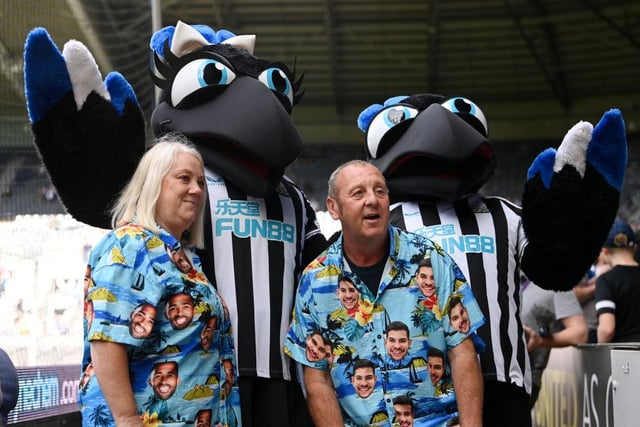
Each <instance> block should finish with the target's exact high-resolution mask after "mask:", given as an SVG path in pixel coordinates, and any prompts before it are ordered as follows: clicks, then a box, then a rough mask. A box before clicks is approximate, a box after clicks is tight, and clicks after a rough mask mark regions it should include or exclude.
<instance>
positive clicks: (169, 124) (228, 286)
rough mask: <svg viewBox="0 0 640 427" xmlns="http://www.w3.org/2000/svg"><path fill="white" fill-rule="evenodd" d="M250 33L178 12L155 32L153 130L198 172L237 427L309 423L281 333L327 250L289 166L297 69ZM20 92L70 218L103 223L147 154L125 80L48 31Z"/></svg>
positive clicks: (35, 33)
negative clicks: (230, 357) (191, 156)
mask: <svg viewBox="0 0 640 427" xmlns="http://www.w3.org/2000/svg"><path fill="white" fill-rule="evenodd" d="M254 43H255V36H253V35H251V36H242V35H240V36H236V35H235V34H233V33H231V32H229V31H226V30H219V31H215V30H213V29H212V28H210V27H208V26H204V25H194V26H190V25H187V24H185V23H182V22H178V24H177V25H176V26H175V27H174V26H170V27H165V28H163V29H161V30H159V31H158V32H156V33H155V34H153V36H152V38H151V41H150V47H151V51H152V55H153V62H154V64H155V67H154V68H155V70H151V78H152V79H153V81H154V83H155V84H156V85H157V86H158V87H159V88H160V89H162V95H161V98H160V101H159V103H158V105H157V106H156V107H155V109H154V111H153V112H152V116H151V127H152V129H153V133H154V136H156V137H157V136H160V135H163V134H165V133H168V132H180V133H182V134H184V135H186V136H187V137H188V138H189V139H190V140H191V141H192V142H194V143H195V145H196V146H197V148H198V150H199V151H200V152H201V154H202V156H203V158H204V161H205V169H206V175H207V177H206V178H207V188H208V193H209V197H208V200H209V203H208V209H207V215H206V217H207V220H208V221H207V222H208V224H207V227H206V228H207V232H208V234H207V236H206V249H205V251H204V252H203V253H201V254H200V255H201V259H202V264H203V269H204V271H205V273H206V274H207V276H208V277H209V278H210V279H211V281H212V282H213V283H215V284H216V286H217V288H218V291H219V292H220V294H221V295H222V297H223V298H224V299H225V301H226V302H227V304H228V306H229V309H230V311H231V318H232V322H233V329H234V335H235V343H236V349H237V356H238V367H237V368H238V373H239V378H240V384H239V385H240V391H241V400H242V402H243V403H242V418H243V421H244V424H245V425H261V426H288V425H292V426H293V425H296V426H297V425H306V424H308V423H309V418H308V414H307V413H306V403H305V402H304V397H303V395H302V392H301V389H300V386H299V383H298V381H297V380H296V378H295V369H294V366H292V365H291V361H290V360H289V359H288V358H287V357H286V356H285V355H284V354H283V353H282V351H281V342H282V338H283V337H284V335H285V333H286V328H287V326H288V323H289V316H290V314H291V308H292V303H293V299H294V293H295V286H296V283H297V279H298V275H299V273H300V271H301V270H302V269H303V268H304V267H305V266H306V265H307V264H308V263H309V262H310V261H311V260H312V259H313V258H314V257H315V256H316V255H317V254H318V253H320V252H321V250H322V249H324V247H325V246H326V241H325V238H324V237H323V235H322V234H321V232H320V228H319V226H318V223H317V220H316V216H315V212H314V211H313V209H312V207H311V205H310V204H309V202H308V200H307V198H306V196H305V195H304V193H303V192H302V191H301V189H300V188H299V187H298V186H297V185H296V184H295V183H294V182H292V181H291V180H290V179H288V178H287V177H286V176H285V175H284V172H285V168H286V167H287V166H288V165H289V164H290V163H291V162H293V161H294V160H295V159H296V158H297V156H298V155H299V154H300V151H301V148H302V140H301V137H300V134H299V132H298V130H297V129H296V127H295V125H294V123H293V120H292V119H291V116H290V114H291V111H292V109H293V107H294V105H295V104H296V103H297V102H298V101H299V99H300V96H301V95H300V94H299V90H300V84H301V80H302V79H301V78H300V79H297V80H296V78H295V74H294V73H293V72H292V71H290V69H289V68H288V67H287V66H286V65H285V64H282V63H278V62H272V61H269V60H265V59H261V58H258V57H256V56H254V55H253V49H254ZM24 58H25V66H24V76H25V92H26V99H27V109H28V113H29V119H30V122H31V127H32V132H33V135H34V143H35V145H36V147H37V150H38V152H39V154H40V157H41V159H42V161H43V163H44V165H45V166H46V168H47V171H48V173H49V175H50V178H51V181H52V183H53V184H54V186H55V188H56V190H57V192H58V196H59V198H60V200H61V202H62V203H63V205H64V206H65V208H66V210H67V211H68V213H69V214H71V215H72V216H73V217H74V218H76V219H77V220H79V221H81V222H84V223H86V224H89V225H92V226H96V227H102V228H110V218H109V208H110V206H111V203H112V202H113V200H114V199H115V197H116V196H117V194H118V192H119V191H120V190H121V189H122V187H124V185H125V184H126V182H127V181H128V179H129V178H130V177H131V175H132V174H133V171H134V170H135V168H136V166H137V162H138V160H139V159H140V157H141V156H142V154H143V153H144V151H145V141H146V139H147V138H146V136H145V123H144V117H143V114H142V111H141V109H140V106H139V103H138V101H137V98H136V95H135V93H134V91H133V89H132V87H131V85H130V84H129V83H128V82H127V81H126V79H125V78H124V77H123V76H122V75H121V74H119V73H117V72H111V73H109V74H108V75H107V76H106V78H105V79H104V80H103V78H102V76H101V74H100V71H99V70H98V67H97V65H96V63H95V60H94V58H93V57H92V55H91V53H90V52H89V51H88V50H87V48H86V47H85V46H84V45H83V44H82V43H80V42H78V41H74V40H71V41H69V42H67V43H66V44H65V46H64V48H63V50H62V52H60V51H59V50H58V48H57V47H56V46H55V44H54V43H53V41H52V39H51V37H50V35H49V34H48V33H47V31H46V29H44V28H35V29H33V30H32V31H31V32H30V33H29V35H28V36H27V40H26V44H25V52H24Z"/></svg>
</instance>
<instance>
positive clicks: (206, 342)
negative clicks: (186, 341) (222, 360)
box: [200, 316, 218, 351]
mask: <svg viewBox="0 0 640 427" xmlns="http://www.w3.org/2000/svg"><path fill="white" fill-rule="evenodd" d="M217 323H218V318H217V317H216V316H211V317H210V318H209V320H207V322H206V323H205V324H204V327H203V328H202V331H200V345H201V346H202V349H203V350H204V351H208V350H209V349H210V348H211V343H212V342H213V333H214V332H215V330H216V324H217Z"/></svg>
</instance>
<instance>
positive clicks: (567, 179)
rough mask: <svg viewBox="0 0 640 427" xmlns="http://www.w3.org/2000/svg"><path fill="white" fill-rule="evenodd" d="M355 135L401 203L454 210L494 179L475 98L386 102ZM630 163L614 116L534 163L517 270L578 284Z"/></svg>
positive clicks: (363, 117) (562, 285)
mask: <svg viewBox="0 0 640 427" xmlns="http://www.w3.org/2000/svg"><path fill="white" fill-rule="evenodd" d="M358 127H359V128H360V129H361V130H362V131H363V132H365V134H366V138H365V139H366V154H367V158H368V159H369V161H370V162H371V163H373V164H374V165H376V166H377V167H378V168H379V169H380V170H381V171H382V172H383V174H384V175H385V177H386V179H387V183H388V186H389V190H390V196H391V200H392V202H394V203H395V202H407V201H410V202H417V203H434V204H435V203H441V202H450V203H452V204H454V203H455V202H456V201H458V200H461V199H463V198H465V197H468V196H469V195H470V194H473V193H476V192H477V191H478V190H479V189H480V188H481V187H482V186H483V185H484V184H485V183H486V182H487V181H488V180H489V179H490V178H491V177H492V176H493V172H494V169H495V164H496V158H495V154H494V150H493V148H492V146H491V144H490V143H489V140H488V126H487V120H486V118H485V116H484V114H483V113H482V111H481V110H480V108H479V107H478V106H477V105H476V104H474V103H473V102H472V101H471V100H469V99H466V98H462V97H446V96H441V95H435V94H418V95H412V96H397V97H393V98H389V99H388V100H387V101H386V102H385V103H384V104H374V105H371V106H369V107H368V108H366V109H365V110H364V111H362V113H361V114H360V116H359V118H358ZM626 163H627V143H626V136H625V127H624V121H623V118H622V114H621V113H620V111H619V110H616V109H612V110H609V111H607V112H606V113H605V114H604V116H603V117H602V119H601V120H600V122H598V124H597V125H596V126H595V127H593V126H592V125H591V124H590V123H588V122H580V123H578V124H576V125H575V126H574V127H573V128H571V129H570V130H569V132H568V133H567V134H566V136H565V138H564V140H563V142H562V144H561V145H560V146H559V148H558V149H557V150H556V149H551V148H550V149H547V150H545V151H544V152H543V153H541V154H540V155H539V156H538V157H537V158H536V159H535V160H534V162H533V164H532V165H531V167H530V169H529V172H528V176H527V181H526V184H525V188H524V193H523V195H522V212H521V216H522V226H523V227H524V231H525V234H526V238H527V240H528V244H527V245H526V246H525V248H524V252H523V253H522V254H521V258H520V261H521V265H520V267H521V270H522V271H523V272H524V273H525V274H526V275H527V277H528V278H529V279H531V280H532V281H533V282H535V283H536V284H538V285H540V286H542V287H544V288H547V289H553V290H569V289H571V288H572V287H573V286H574V285H575V284H577V283H578V282H579V281H580V279H581V278H582V276H583V275H584V274H585V273H586V272H587V271H588V269H589V267H590V266H591V264H592V263H593V261H594V260H595V259H596V258H597V256H598V253H599V251H600V248H601V245H602V243H603V242H604V240H605V238H606V236H607V233H608V230H609V228H610V226H611V224H612V222H613V221H614V219H615V217H616V213H617V210H618V204H619V199H620V191H621V188H622V182H623V176H624V172H625V168H626ZM427 225H428V224H427ZM472 280H473V278H472Z"/></svg>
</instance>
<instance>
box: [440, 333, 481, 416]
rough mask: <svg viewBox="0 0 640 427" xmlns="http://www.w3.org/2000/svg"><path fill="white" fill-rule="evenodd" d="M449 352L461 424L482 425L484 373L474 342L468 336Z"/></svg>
mask: <svg viewBox="0 0 640 427" xmlns="http://www.w3.org/2000/svg"><path fill="white" fill-rule="evenodd" d="M447 354H448V356H449V363H450V364H451V376H452V378H453V387H454V389H455V391H456V401H457V403H458V412H459V413H460V426H461V427H477V426H482V405H483V385H482V374H481V372H480V363H479V362H478V357H477V356H476V350H475V347H474V346H473V342H472V341H471V339H470V338H467V339H465V340H464V341H462V342H461V343H460V344H459V345H457V346H455V347H453V348H451V349H450V350H449V351H448V353H447Z"/></svg>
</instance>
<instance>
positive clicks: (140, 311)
mask: <svg viewBox="0 0 640 427" xmlns="http://www.w3.org/2000/svg"><path fill="white" fill-rule="evenodd" d="M155 322H156V308H155V307H154V306H152V305H151V304H142V305H139V306H138V307H136V309H135V310H133V312H131V317H130V320H129V333H130V334H131V336H132V337H133V338H146V337H148V336H149V335H151V331H152V330H153V325H154V324H155Z"/></svg>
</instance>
